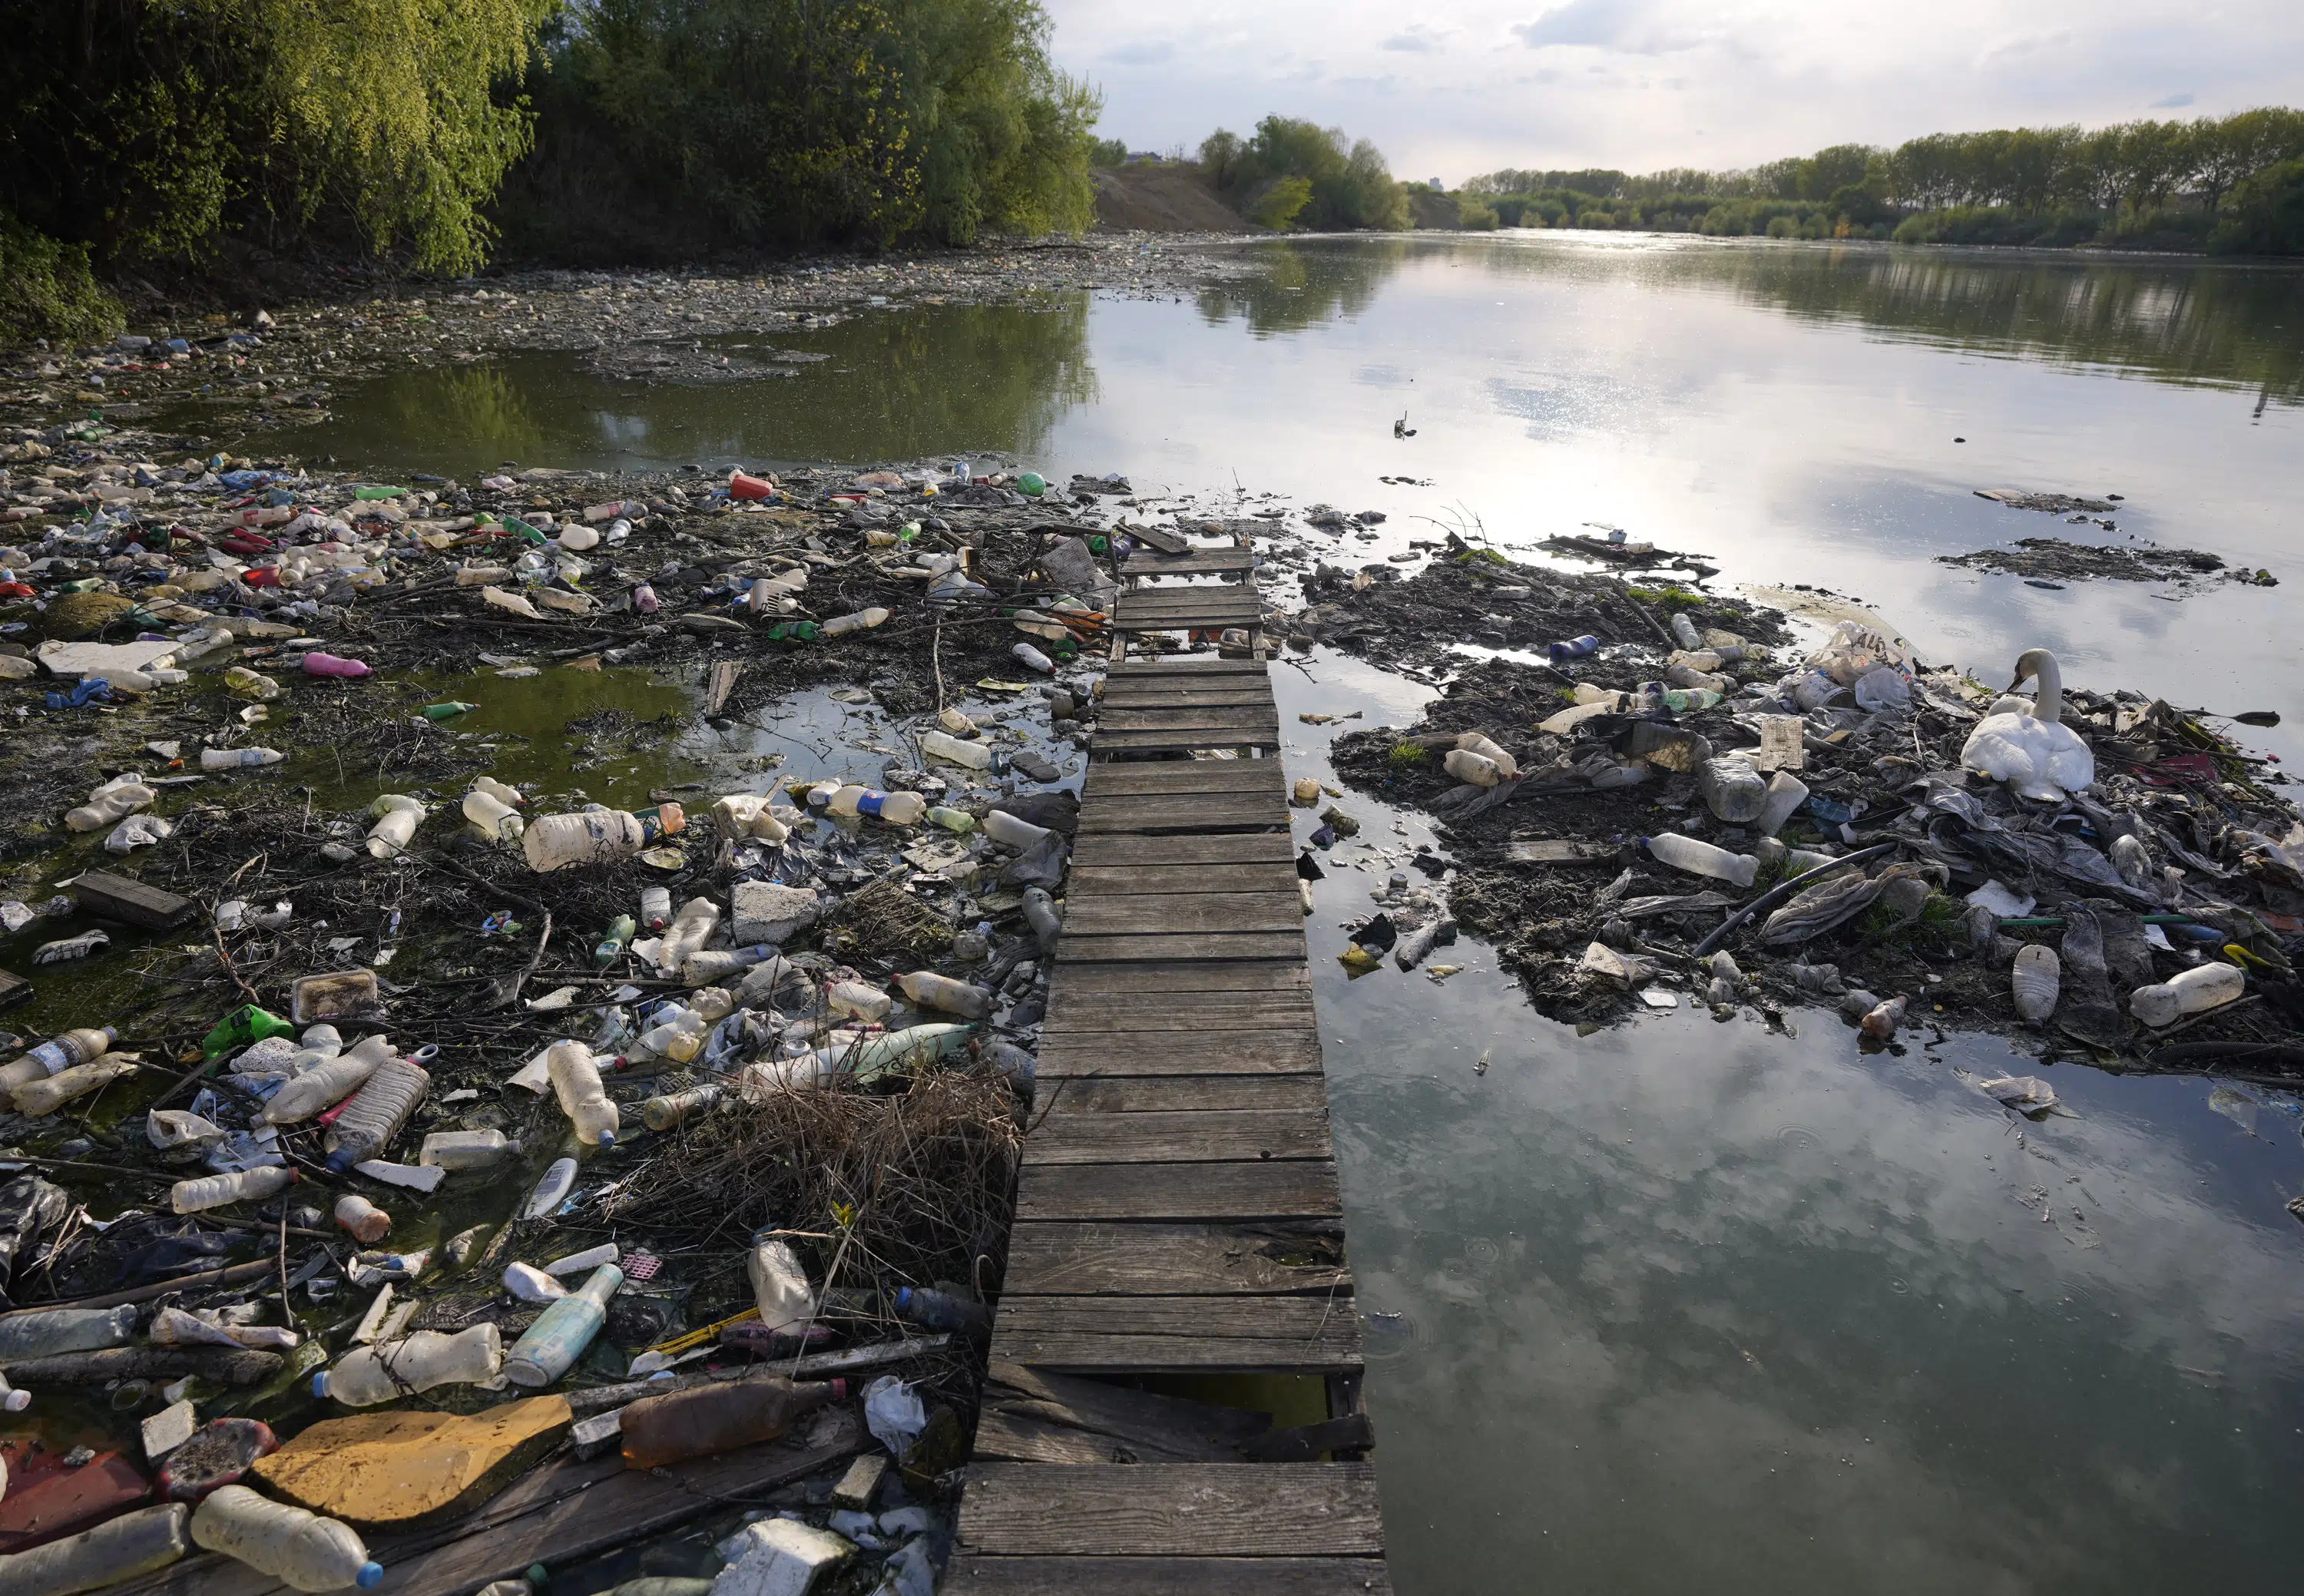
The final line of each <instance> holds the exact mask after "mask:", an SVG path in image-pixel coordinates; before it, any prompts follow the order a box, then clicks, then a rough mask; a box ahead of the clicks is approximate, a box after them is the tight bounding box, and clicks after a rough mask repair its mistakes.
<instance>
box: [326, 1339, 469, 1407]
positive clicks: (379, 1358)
mask: <svg viewBox="0 0 2304 1596" xmlns="http://www.w3.org/2000/svg"><path fill="white" fill-rule="evenodd" d="M503 1366H504V1334H503V1332H502V1331H500V1330H498V1329H496V1326H495V1325H493V1324H476V1325H474V1326H473V1327H472V1328H471V1329H469V1330H459V1331H457V1332H456V1333H455V1334H454V1335H453V1336H448V1335H443V1334H442V1333H441V1332H440V1331H438V1330H419V1331H417V1332H416V1333H415V1334H414V1335H412V1336H403V1337H400V1338H399V1339H397V1340H393V1341H380V1342H378V1343H377V1344H376V1345H375V1346H362V1347H359V1348H356V1349H355V1350H353V1351H352V1352H348V1353H346V1354H344V1355H343V1357H341V1358H338V1359H337V1360H336V1362H335V1366H334V1367H333V1368H328V1369H323V1370H321V1371H319V1372H318V1374H315V1375H314V1376H312V1395H313V1396H326V1397H328V1398H330V1399H331V1400H333V1401H336V1402H341V1403H343V1405H345V1406H346V1407H374V1406H375V1405H377V1403H379V1402H390V1401H393V1400H394V1398H396V1397H399V1396H404V1395H406V1394H407V1393H409V1392H411V1391H428V1390H430V1389H432V1388H433V1387H435V1386H449V1385H463V1386H470V1385H478V1384H479V1382H480V1381H482V1380H494V1379H495V1378H496V1374H497V1372H498V1371H499V1370H501V1369H502V1368H503Z"/></svg>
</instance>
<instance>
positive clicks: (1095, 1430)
mask: <svg viewBox="0 0 2304 1596" xmlns="http://www.w3.org/2000/svg"><path fill="white" fill-rule="evenodd" d="M1271 1430H1272V1415H1271V1414H1269V1413H1258V1412H1256V1411H1254V1410H1253V1409H1249V1408H1241V1407H1224V1406H1220V1405H1217V1404H1215V1403H1210V1402H1193V1401H1190V1400H1187V1399H1186V1398H1184V1397H1182V1396H1161V1395H1158V1394H1157V1393H1156V1392H1152V1391H1138V1390H1131V1389H1130V1388H1127V1387H1125V1386H1116V1385H1112V1384H1109V1383H1107V1382H1106V1381H1104V1380H1086V1379H1083V1378H1081V1377H1080V1376H1079V1375H1074V1374H1053V1373H1049V1372H1047V1371H1044V1370H1038V1369H1027V1368H1025V1367H1024V1366H1023V1365H1022V1364H1021V1363H995V1364H994V1365H993V1366H992V1367H991V1369H989V1370H988V1371H987V1373H986V1379H985V1385H984V1405H983V1409H982V1413H981V1416H980V1417H979V1419H978V1424H977V1430H976V1456H977V1457H978V1458H979V1459H986V1458H989V1459H1004V1460H1008V1461H1013V1462H1027V1463H1073V1464H1078V1463H1240V1462H1242V1461H1244V1459H1243V1458H1242V1457H1241V1451H1240V1448H1241V1447H1242V1446H1243V1445H1245V1444H1247V1443H1249V1442H1252V1441H1255V1440H1257V1439H1260V1438H1262V1437H1264V1436H1266V1435H1269V1434H1270V1433H1271Z"/></svg>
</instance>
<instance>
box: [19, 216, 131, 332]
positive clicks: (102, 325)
mask: <svg viewBox="0 0 2304 1596" xmlns="http://www.w3.org/2000/svg"><path fill="white" fill-rule="evenodd" d="M122 326H123V318H122V316H121V313H120V306H119V304H118V303H117V302H115V301H114V299H113V297H112V296H111V295H110V294H108V293H105V291H104V290H103V289H102V288H101V287H99V286H98V285H97V281H96V278H95V276H93V275H92V274H91V273H90V272H89V269H88V251H87V250H83V249H81V248H80V246H79V245H78V244H67V243H59V242H56V241H55V239H53V238H50V237H48V236H47V234H46V233H36V232H34V231H33V230H32V229H31V228H30V227H27V226H25V225H23V224H22V223H21V222H19V221H18V220H16V219H15V217H13V216H9V215H8V214H6V213H5V212H4V211H0V345H5V344H29V343H30V342H31V341H32V340H33V339H35V338H47V339H49V340H51V341H53V342H55V343H61V344H85V343H89V342H91V341H93V340H97V339H102V338H108V337H110V336H111V335H113V334H114V333H116V332H118V331H119V330H120V328H121V327H122Z"/></svg>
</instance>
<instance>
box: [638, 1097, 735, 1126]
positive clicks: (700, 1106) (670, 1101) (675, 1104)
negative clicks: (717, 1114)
mask: <svg viewBox="0 0 2304 1596" xmlns="http://www.w3.org/2000/svg"><path fill="white" fill-rule="evenodd" d="M719 1106H720V1089H719V1088H718V1087H717V1086H691V1087H690V1088H689V1089H688V1090H687V1091H675V1092H670V1093H666V1094H665V1095H664V1096H661V1097H652V1098H650V1099H648V1101H646V1102H645V1103H642V1104H641V1105H640V1120H641V1123H643V1124H644V1125H647V1126H648V1129H650V1130H652V1131H669V1130H671V1129H673V1127H674V1126H677V1125H684V1124H685V1123H687V1122H688V1121H689V1120H690V1119H693V1118H695V1117H696V1116H698V1115H699V1114H709V1113H710V1112H711V1111H712V1110H713V1109H715V1108H718V1107H719Z"/></svg>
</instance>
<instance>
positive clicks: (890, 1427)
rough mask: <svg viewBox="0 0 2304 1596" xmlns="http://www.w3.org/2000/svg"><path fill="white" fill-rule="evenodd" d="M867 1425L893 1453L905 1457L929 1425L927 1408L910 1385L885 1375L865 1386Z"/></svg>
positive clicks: (865, 1416) (865, 1421) (891, 1453)
mask: <svg viewBox="0 0 2304 1596" xmlns="http://www.w3.org/2000/svg"><path fill="white" fill-rule="evenodd" d="M864 1424H865V1427H866V1428H867V1429H868V1430H871V1432H872V1435H873V1438H874V1439H877V1441H878V1442H879V1443H880V1444H881V1445H882V1446H884V1447H887V1448H888V1451H889V1454H890V1455H891V1456H895V1457H902V1456H903V1455H904V1454H905V1453H906V1452H907V1451H909V1450H911V1445H912V1443H913V1442H914V1441H916V1440H918V1439H919V1436H920V1431H921V1430H926V1429H927V1428H928V1409H927V1408H925V1407H923V1406H922V1405H920V1399H919V1396H918V1394H917V1393H915V1392H914V1391H913V1389H912V1388H911V1386H909V1385H907V1384H905V1383H904V1382H903V1381H902V1380H898V1379H897V1378H896V1377H895V1376H894V1375H893V1374H884V1375H882V1376H881V1377H880V1378H879V1379H877V1380H874V1381H873V1382H872V1383H871V1384H870V1385H869V1386H868V1387H866V1388H865V1390H864Z"/></svg>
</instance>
